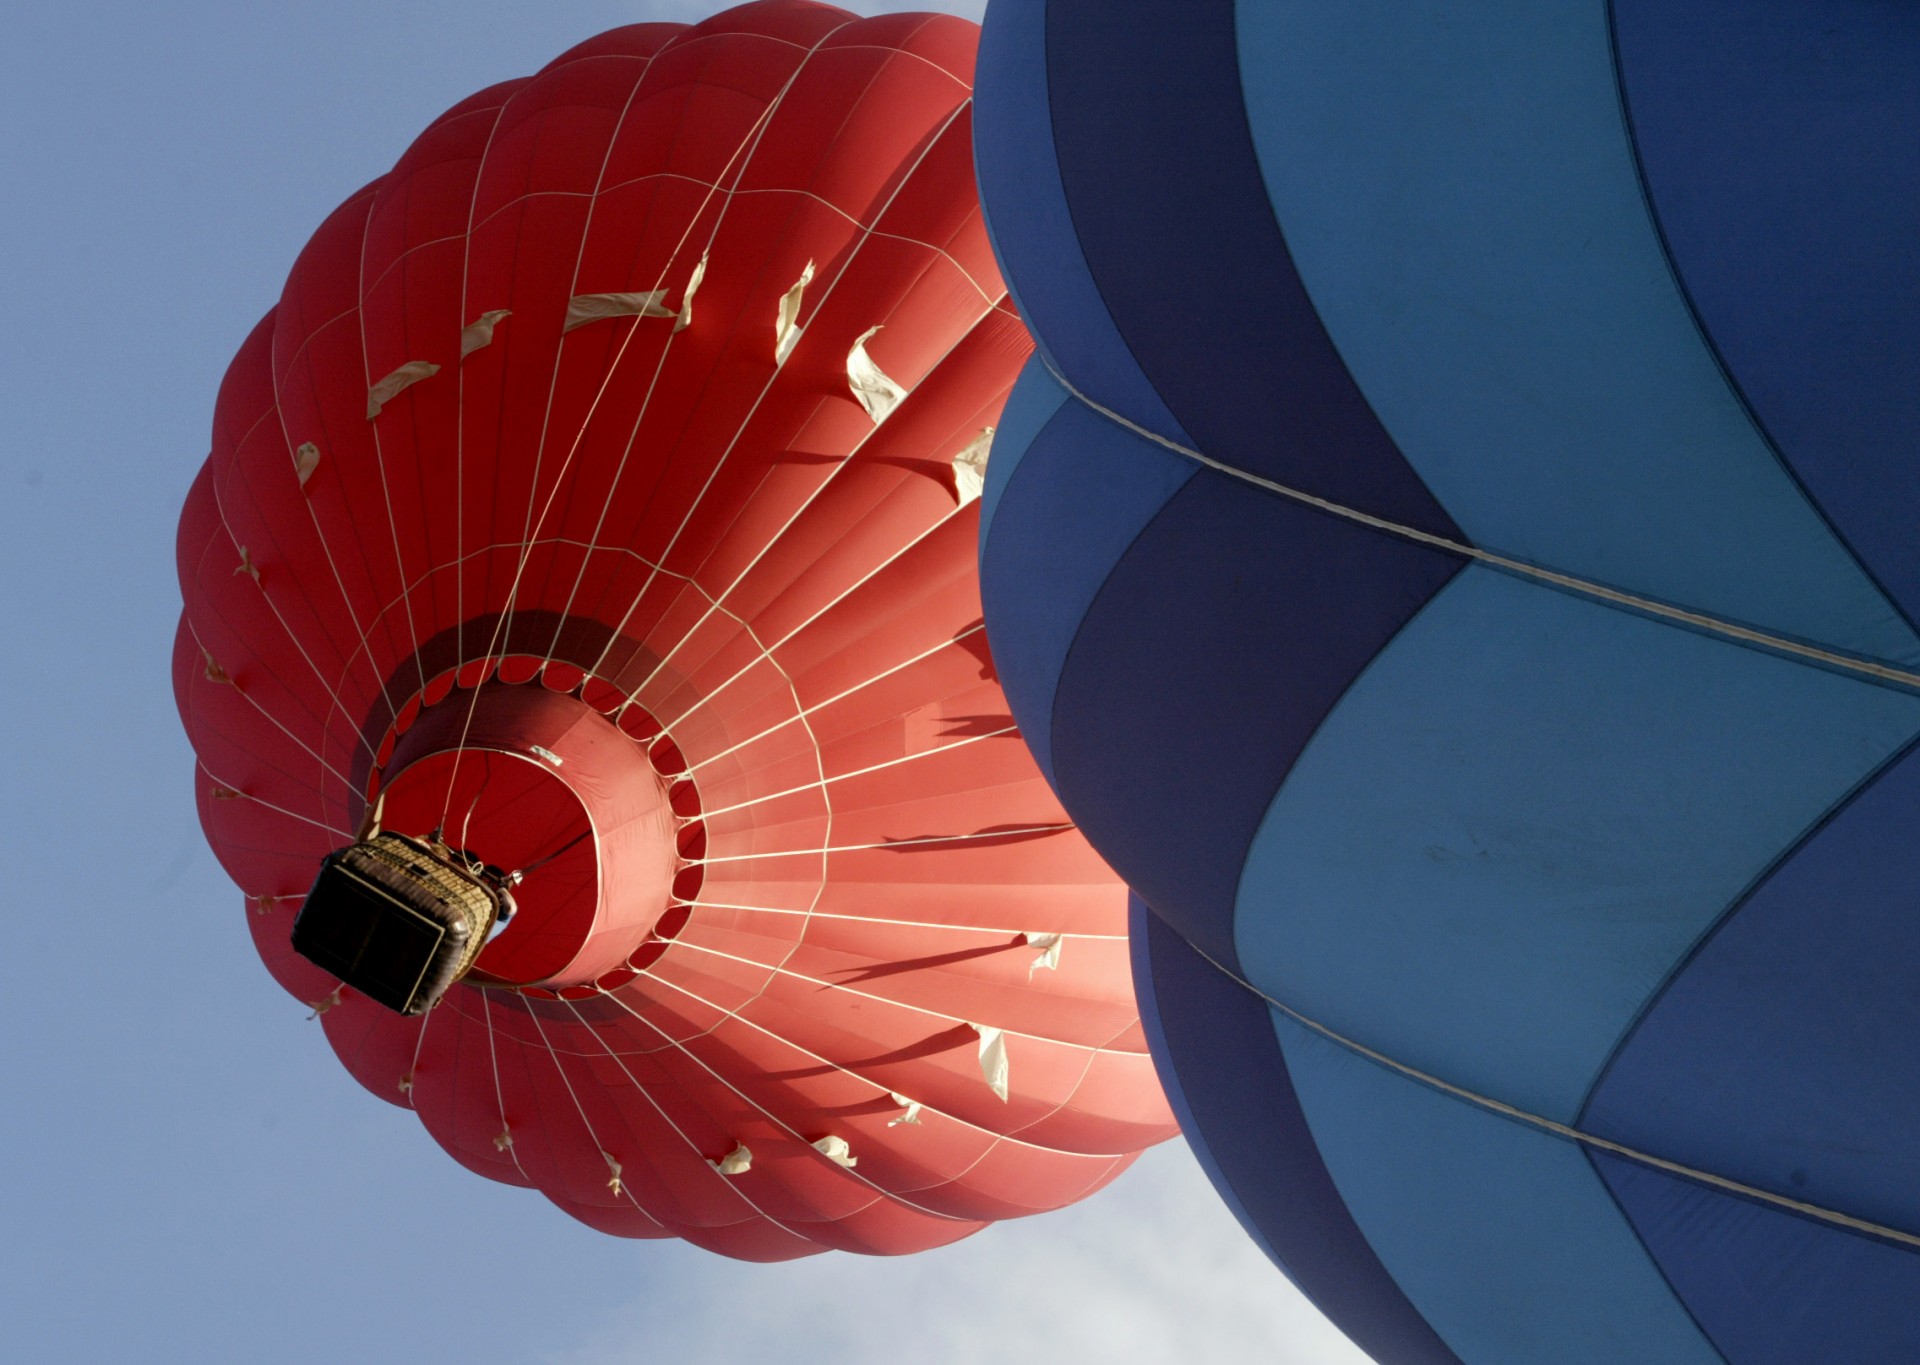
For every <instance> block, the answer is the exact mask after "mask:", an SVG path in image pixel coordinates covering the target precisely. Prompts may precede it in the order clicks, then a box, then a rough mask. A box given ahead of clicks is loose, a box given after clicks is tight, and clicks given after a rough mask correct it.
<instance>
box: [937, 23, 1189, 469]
mask: <svg viewBox="0 0 1920 1365" xmlns="http://www.w3.org/2000/svg"><path fill="white" fill-rule="evenodd" d="M1045 27H1046V0H996V3H995V4H994V6H993V8H992V10H991V12H989V13H988V15H987V17H986V24H985V28H984V30H983V31H982V33H981V35H980V57H979V64H978V67H977V71H976V77H975V86H974V105H973V144H974V149H975V153H976V155H975V158H974V161H975V170H976V174H977V176H978V178H979V182H980V202H981V206H982V207H983V208H984V209H985V211H986V216H987V233H988V235H989V236H990V237H991V238H992V239H993V249H994V253H995V255H997V256H998V257H999V259H1000V271H1001V274H1002V275H1004V276H1005V277H1006V281H1007V288H1008V289H1009V290H1010V291H1011V292H1012V294H1013V297H1014V301H1015V302H1016V303H1017V304H1018V305H1019V308H1020V314H1021V316H1022V317H1024V318H1026V319H1027V322H1028V324H1029V326H1030V327H1031V328H1032V330H1033V334H1034V342H1035V344H1036V345H1038V346H1039V347H1040V349H1041V350H1042V352H1044V353H1045V354H1047V355H1050V356H1052V357H1053V360H1054V363H1055V365H1056V366H1058V367H1059V370H1060V372H1061V373H1062V374H1065V375H1069V376H1071V377H1072V379H1073V381H1074V383H1076V384H1078V385H1079V386H1080V387H1081V389H1082V390H1083V391H1084V392H1086V393H1088V394H1089V395H1091V396H1092V397H1094V398H1096V399H1098V400H1099V401H1100V402H1102V403H1104V404H1106V405H1107V406H1108V407H1110V408H1112V409H1113V410H1114V411H1115V412H1120V413H1125V414H1126V415H1127V416H1128V417H1130V418H1131V419H1133V420H1134V421H1136V422H1138V423H1140V424H1141V425H1142V426H1144V427H1147V428H1149V429H1151V430H1154V431H1157V432H1159V433H1160V434H1161V435H1162V436H1170V437H1172V438H1173V439H1174V440H1176V441H1179V442H1180V443H1181V444H1182V445H1191V444H1192V442H1191V441H1190V440H1189V439H1188V438H1187V437H1186V435H1185V433H1184V432H1183V431H1182V430H1181V428H1180V424H1179V423H1178V422H1176V421H1174V420H1173V415H1172V414H1171V413H1169V412H1168V411H1167V407H1166V404H1165V403H1163V402H1161V400H1160V395H1159V394H1157V393H1156V392H1154V389H1153V386H1152V384H1150V383H1149V382H1148V381H1147V379H1146V377H1145V376H1144V375H1142V374H1141V373H1140V365H1139V362H1137V361H1136V360H1135V359H1134V358H1133V355H1132V353H1131V352H1130V351H1128V350H1127V344H1126V343H1125V342H1124V341H1122V340H1121V339H1120V334H1119V333H1118V332H1116V331H1114V329H1113V320H1112V319H1111V318H1109V317H1108V316H1107V307H1106V304H1105V303H1103V302H1102V301H1101V298H1100V291H1099V290H1098V289H1096V288H1095V287H1094V283H1093V277H1092V276H1091V275H1089V274H1088V273H1087V263H1086V259H1085V258H1084V257H1083V256H1081V254H1080V246H1079V243H1078V241H1077V240H1076V239H1075V237H1074V231H1073V220H1072V219H1071V218H1070V217H1069V216H1068V214H1067V200H1066V195H1065V192H1064V191H1063V190H1062V189H1061V188H1060V165H1059V162H1058V161H1057V160H1056V159H1055V155H1054V148H1053V119H1052V115H1051V113H1050V112H1049V111H1048V99H1047V69H1046V33H1045Z"/></svg>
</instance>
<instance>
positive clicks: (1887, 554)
mask: <svg viewBox="0 0 1920 1365" xmlns="http://www.w3.org/2000/svg"><path fill="white" fill-rule="evenodd" d="M1613 13H1614V34H1615V42H1616V47H1617V50H1618V52H1619V58H1620V85H1621V88H1622V90H1623V92H1624V94H1625V96H1626V104H1627V113H1628V117H1629V120H1630V123H1631V126H1632V129H1633V133H1634V137H1635V141H1636V143H1637V145H1638V151H1639V154H1640V167H1641V171H1642V173H1643V175H1644V176H1645V179H1646V183H1647V189H1648V192H1649V194H1650V196H1651V198H1652V201H1653V207H1654V212H1655V215H1656V217H1657V218H1658V219H1659V222H1660V227H1661V229H1662V231H1663V232H1664V233H1665V234H1666V239H1667V245H1668V249H1669V251H1670V252H1671V253H1672V255H1673V258H1674V262H1675V265H1676V268H1677V269H1678V271H1679V275H1680V280H1681V283H1682V284H1683V285H1684V286H1685V287H1686V290H1687V293H1688V295H1689V296H1690V297H1691V298H1692V300H1693V304H1694V307H1695V309H1696V310H1697V311H1698V313H1699V315H1700V319H1701V322H1702V324H1703V325H1704V326H1705V328H1706V330H1707V333H1708V334H1709V335H1710V336H1711V337H1712V339H1713V341H1714V344H1715V345H1716V346H1718V348H1719V350H1720V354H1721V356H1722V358H1723V359H1725V361H1726V362H1727V366H1728V368H1729V369H1730V370H1731V371H1732V372H1733V377H1734V379H1735V381H1736V382H1737V383H1738V384H1739V386H1740V389H1741V391H1742V392H1743V393H1744V394H1745V395H1746V398H1747V401H1748V402H1749V403H1750V404H1752V406H1753V409H1754V411H1755V413H1756V415H1757V416H1758V417H1759V419H1760V422H1761V424H1762V425H1763V426H1765V427H1766V429H1767V431H1768V432H1769V434H1770V435H1772V437H1773V439H1774V441H1775V443H1776V444H1777V445H1778V446H1779V447H1780V449H1781V452H1782V454H1783V455H1784V456H1785V458H1786V461H1787V463H1788V465H1789V466H1791V467H1792V468H1793V469H1794V470H1795V471H1796V472H1797V473H1798V474H1799V476H1800V479H1801V481H1802V482H1803V483H1804V484H1805V485H1806V487H1807V488H1808V489H1809V490H1810V491H1811V492H1812V494H1813V495H1814V497H1815V499H1816V500H1817V501H1818V502H1819V503H1820V504H1821V505H1822V506H1823V507H1824V508H1825V509H1826V511H1827V514H1828V515H1829V516H1830V517H1831V518H1833V520H1834V521H1835V523H1836V524H1837V525H1838V527H1839V529H1840V533H1841V535H1842V536H1844V537H1845V538H1846V539H1847V540H1848V542H1849V543H1850V544H1851V545H1852V546H1853V548H1854V550H1855V552H1856V553H1858V554H1859V555H1860V556H1861V557H1862V558H1863V559H1864V560H1865V562H1866V564H1867V566H1868V567H1869V568H1871V569H1872V570H1873V571H1874V572H1875V573H1876V574H1878V575H1879V578H1880V581H1881V582H1882V583H1885V584H1887V585H1888V587H1889V589H1890V590H1891V591H1892V593H1893V594H1894V596H1895V597H1896V598H1897V599H1898V600H1899V601H1900V602H1901V603H1902V605H1904V606H1905V608H1906V609H1907V612H1908V614H1909V616H1910V617H1911V615H1912V614H1913V613H1914V611H1915V609H1916V607H1920V537H1916V536H1915V535H1914V534H1913V528H1914V526H1915V525H1920V480H1915V479H1914V478H1912V477H1911V469H1912V461H1913V453H1914V451H1916V450H1920V382H1917V381H1916V378H1915V376H1917V375H1920V251H1916V250H1915V246H1914V235H1915V223H1914V205H1915V204H1920V80H1916V79H1915V76H1914V73H1915V71H1916V70H1920V7H1916V6H1914V5H1911V4H1890V5H1889V4H1880V5H1863V4H1860V3H1858V2H1857V0H1811V2H1808V3H1797V4H1790V5H1782V4H1770V5H1755V4H1753V3H1751V0H1689V3H1687V4H1685V5H1676V4H1672V3H1670V0H1615V3H1614V5H1613Z"/></svg>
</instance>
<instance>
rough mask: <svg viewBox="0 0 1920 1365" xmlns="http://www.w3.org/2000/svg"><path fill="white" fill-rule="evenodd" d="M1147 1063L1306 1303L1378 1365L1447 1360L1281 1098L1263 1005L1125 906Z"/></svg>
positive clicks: (1282, 1079) (1293, 1103) (1291, 1101)
mask: <svg viewBox="0 0 1920 1365" xmlns="http://www.w3.org/2000/svg"><path fill="white" fill-rule="evenodd" d="M1132 906H1133V914H1132V926H1131V931H1130V932H1131V937H1132V949H1133V960H1134V983H1135V988H1136V990H1138V992H1139V995H1140V1017H1141V1021H1142V1022H1143V1023H1144V1024H1145V1025H1146V1028H1147V1039H1148V1044H1149V1046H1151V1047H1152V1049H1153V1060H1154V1065H1155V1066H1156V1067H1157V1068H1158V1069H1159V1071H1160V1074H1161V1076H1162V1077H1163V1078H1165V1079H1167V1080H1168V1081H1169V1082H1170V1083H1169V1084H1168V1086H1167V1093H1168V1097H1169V1098H1170V1099H1171V1100H1172V1101H1173V1103H1174V1105H1175V1113H1176V1115H1177V1116H1178V1118H1179V1120H1180V1127H1181V1131H1182V1132H1184V1133H1185V1134H1186V1135H1187V1141H1188V1142H1189V1143H1191V1144H1192V1146H1193V1149H1194V1153H1195V1155H1196V1156H1198V1157H1199V1158H1200V1164H1201V1165H1202V1166H1203V1167H1205V1168H1206V1172H1207V1176H1208V1178H1209V1179H1211V1180H1212V1181H1213V1184H1214V1188H1215V1189H1217V1190H1219V1192H1220V1195H1221V1197H1222V1198H1223V1199H1225V1200H1226V1202H1227V1206H1228V1207H1229V1208H1231V1209H1232V1210H1233V1212H1234V1216H1235V1217H1237V1218H1238V1219H1239V1220H1240V1222H1241V1225H1242V1226H1243V1227H1245V1228H1246V1229H1247V1231H1248V1232H1249V1233H1250V1234H1251V1235H1252V1236H1253V1239H1254V1240H1255V1241H1256V1242H1258V1243H1260V1245H1261V1248H1262V1250H1264V1251H1266V1253H1267V1255H1268V1256H1270V1257H1271V1258H1272V1259H1273V1260H1274V1262H1275V1263H1276V1264H1278V1265H1279V1266H1280V1267H1281V1269H1283V1270H1284V1271H1286V1272H1287V1278H1289V1279H1290V1280H1292V1281H1293V1282H1294V1284H1295V1285H1297V1286H1298V1287H1299V1289H1300V1291H1301V1292H1302V1293H1303V1294H1305V1295H1306V1296H1307V1298H1308V1299H1309V1300H1311V1301H1312V1303H1313V1305H1314V1306H1315V1307H1316V1308H1318V1309H1319V1310H1320V1311H1321V1312H1323V1313H1325V1314H1326V1315H1327V1316H1328V1317H1329V1318H1331V1319H1332V1320H1333V1322H1334V1324H1335V1325H1336V1326H1337V1327H1339V1328H1340V1330H1341V1331H1343V1332H1345V1333H1346V1334H1347V1335H1348V1336H1349V1337H1350V1338H1352V1339H1353V1341H1354V1344H1356V1345H1357V1346H1359V1347H1360V1349H1362V1350H1363V1351H1365V1352H1367V1354H1369V1355H1371V1356H1372V1357H1373V1358H1374V1359H1375V1360H1377V1361H1380V1362H1381V1365H1458V1357H1456V1356H1455V1355H1454V1353H1453V1352H1452V1351H1450V1350H1448V1349H1447V1346H1446V1344H1445V1343H1444V1342H1442V1341H1441V1340H1440V1338H1439V1337H1438V1336H1437V1335H1436V1334H1435V1333H1434V1330H1433V1328H1432V1327H1430V1326H1428V1325H1427V1322H1426V1320H1425V1319H1424V1318H1422V1317H1421V1316H1420V1314H1419V1313H1418V1312H1416V1311H1415V1309H1414V1307H1413V1305H1412V1304H1410V1303H1409V1302H1408V1301H1407V1297H1406V1295H1405V1294H1403V1293H1401V1292H1400V1288H1399V1286H1398V1285H1396V1284H1395V1283H1394V1282H1393V1279H1392V1277H1391V1276H1389V1275H1388V1274H1387V1272H1386V1269H1385V1268H1384V1267H1383V1266H1382V1265H1381V1264H1380V1258H1379V1257H1378V1256H1376V1255H1374V1252H1373V1248H1372V1247H1370V1246H1369V1245H1368V1244H1367V1240H1366V1238H1365V1237H1364V1236H1363V1235H1361V1232H1360V1229H1359V1228H1358V1227H1357V1226H1356V1225H1355V1224H1354V1221H1353V1216H1352V1215H1351V1214H1350V1213H1348V1211H1347V1206H1346V1203H1345V1201H1343V1200H1342V1199H1341V1197H1340V1193H1339V1191H1338V1190H1336V1189H1335V1188H1334V1186H1333V1180H1332V1178H1331V1177H1330V1176H1328V1174H1327V1168H1326V1165H1325V1163H1324V1162H1323V1161H1322V1160H1321V1157H1320V1149H1319V1148H1318V1147H1317V1146H1316V1145H1315V1144H1314V1140H1313V1135H1312V1133H1310V1132H1309V1131H1308V1129H1307V1124H1306V1119H1305V1117H1304V1116H1303V1115H1302V1114H1301V1112H1300V1104H1299V1101H1298V1100H1297V1099H1296V1098H1295V1097H1294V1093H1293V1083H1292V1081H1291V1079H1290V1078H1289V1077H1288V1075H1287V1065H1286V1061H1285V1059H1284V1058H1283V1057H1282V1056H1281V1054H1280V1046H1279V1042H1278V1040H1277V1039H1276V1038H1275V1037H1274V1033H1273V1025H1272V1024H1271V1023H1270V1022H1269V1020H1268V1015H1267V1007H1266V1006H1265V1005H1264V1004H1262V1003H1261V1002H1260V1000H1259V999H1258V998H1257V997H1255V996H1254V995H1252V994H1251V993H1249V992H1248V991H1246V990H1244V989H1243V988H1241V987H1240V986H1238V985H1236V984H1235V983H1234V982H1232V981H1229V980H1228V979H1227V978H1226V977H1225V976H1223V975H1221V974H1220V972H1218V971H1217V970H1215V969H1214V968H1213V967H1212V966H1211V965H1210V964H1208V963H1207V962H1206V961H1205V960H1204V959H1203V958H1201V957H1200V955H1199V954H1197V953H1195V952H1194V951H1193V949H1191V948H1190V947H1188V946H1187V945H1186V944H1185V943H1183V942H1181V940H1180V937H1179V935H1177V934H1175V933H1174V932H1173V931H1172V930H1171V929H1168V928H1167V927H1166V925H1165V924H1163V923H1161V922H1160V921H1159V920H1158V919H1157V918H1156V917H1155V916H1154V914H1153V912H1152V911H1151V910H1149V909H1147V908H1146V906H1145V905H1144V903H1143V902H1142V901H1141V900H1140V898H1139V897H1138V896H1135V897H1134V898H1133V902H1132Z"/></svg>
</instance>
